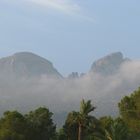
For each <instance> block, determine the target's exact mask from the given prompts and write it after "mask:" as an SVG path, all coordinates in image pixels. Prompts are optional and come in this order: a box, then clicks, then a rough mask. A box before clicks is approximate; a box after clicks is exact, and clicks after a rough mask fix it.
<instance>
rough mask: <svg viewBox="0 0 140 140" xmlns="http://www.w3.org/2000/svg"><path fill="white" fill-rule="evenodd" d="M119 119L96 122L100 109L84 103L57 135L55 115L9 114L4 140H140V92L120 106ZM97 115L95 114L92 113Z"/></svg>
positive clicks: (1, 132) (2, 123)
mask: <svg viewBox="0 0 140 140" xmlns="http://www.w3.org/2000/svg"><path fill="white" fill-rule="evenodd" d="M118 106H119V110H120V115H119V116H118V117H117V118H112V117H110V116H103V117H101V118H98V119H97V118H95V117H94V116H93V115H92V114H93V113H94V110H95V109H96V107H95V106H94V105H92V104H91V101H90V100H88V101H85V100H82V101H81V103H80V110H79V111H72V112H70V113H69V114H68V116H67V118H66V121H65V123H64V125H63V127H62V128H61V129H59V130H58V131H56V126H55V124H54V122H53V120H52V115H53V113H52V112H50V111H49V109H47V108H45V107H40V108H38V109H36V110H34V111H31V112H29V113H28V114H25V115H23V114H21V113H19V112H17V111H7V112H5V113H4V114H3V117H2V118H0V140H140V88H139V89H138V90H136V91H134V92H133V93H132V94H131V95H130V96H126V97H124V98H123V99H122V100H121V101H120V103H119V104H118ZM92 112H93V113H92Z"/></svg>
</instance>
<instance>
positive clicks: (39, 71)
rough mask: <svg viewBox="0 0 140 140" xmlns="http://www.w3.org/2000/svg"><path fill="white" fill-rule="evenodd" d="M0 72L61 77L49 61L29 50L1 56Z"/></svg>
mask: <svg viewBox="0 0 140 140" xmlns="http://www.w3.org/2000/svg"><path fill="white" fill-rule="evenodd" d="M0 74H4V75H12V76H13V75H16V76H23V77H24V76H26V77H28V76H41V75H47V76H56V77H62V76H61V74H60V73H59V72H58V71H57V70H56V69H55V68H54V67H53V64H52V63H51V62H50V61H48V60H46V59H45V58H42V57H40V56H38V55H36V54H33V53H30V52H19V53H15V54H14V55H12V56H9V57H5V58H1V59H0Z"/></svg>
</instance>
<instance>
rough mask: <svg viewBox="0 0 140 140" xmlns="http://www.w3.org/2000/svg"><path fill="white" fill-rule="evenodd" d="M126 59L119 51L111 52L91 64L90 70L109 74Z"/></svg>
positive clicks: (115, 70)
mask: <svg viewBox="0 0 140 140" xmlns="http://www.w3.org/2000/svg"><path fill="white" fill-rule="evenodd" d="M125 61H127V59H125V58H124V57H123V54H122V53H121V52H115V53H111V54H109V55H107V56H105V57H103V58H101V59H99V60H97V61H95V62H94V63H93V64H92V66H91V70H90V71H91V72H96V73H100V74H103V75H110V74H113V73H115V72H117V70H118V69H119V68H120V66H121V64H122V63H123V62H125Z"/></svg>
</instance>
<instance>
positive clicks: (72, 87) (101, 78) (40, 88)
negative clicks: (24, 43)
mask: <svg viewBox="0 0 140 140" xmlns="http://www.w3.org/2000/svg"><path fill="white" fill-rule="evenodd" d="M20 55H21V54H20ZM115 56H116V53H115V54H113V55H112V58H111V61H110V60H108V59H107V58H108V56H107V57H104V58H103V59H101V60H100V61H96V65H98V64H97V63H98V62H99V63H100V65H101V64H102V67H101V68H102V71H99V72H98V71H94V70H93V69H91V70H90V71H89V72H88V73H86V74H85V75H82V76H80V77H76V78H72V77H71V78H63V77H61V76H60V77H59V76H58V77H57V76H56V77H54V76H48V75H49V74H47V73H43V74H40V75H37V76H35V75H34V76H27V77H24V76H21V77H20V76H19V75H18V77H17V76H16V77H14V76H13V77H10V76H9V75H8V74H7V73H6V74H2V72H1V73H0V75H1V78H0V110H1V112H2V111H4V110H7V109H18V110H22V111H23V112H25V111H28V110H30V109H35V108H36V107H39V106H47V107H49V108H50V109H51V110H52V111H53V112H55V113H56V114H57V113H59V114H61V113H63V112H69V111H71V110H73V109H78V107H79V102H80V100H81V99H83V98H84V99H91V100H92V101H93V103H94V104H95V106H97V109H96V112H95V113H96V115H98V116H100V115H116V114H117V103H118V102H119V101H120V99H121V98H122V97H123V96H125V95H128V94H130V93H131V92H133V90H135V89H137V88H138V87H139V86H140V61H135V60H128V59H125V58H123V57H122V59H121V63H120V62H119V65H118V66H117V67H116V69H115V71H114V69H111V67H112V68H113V67H114V63H111V62H112V59H113V58H115V61H117V59H118V58H119V57H115ZM12 58H13V56H12V57H8V58H4V59H8V61H6V62H3V64H2V63H1V62H2V61H1V60H3V59H1V60H0V66H1V68H2V65H3V66H7V63H8V62H9V61H11V59H12ZM39 59H40V57H39ZM42 59H43V58H42ZM42 59H41V60H42ZM37 60H38V56H36V62H37ZM125 60H126V61H125ZM24 61H25V60H24ZM46 61H47V60H46ZM101 61H102V62H101ZM107 61H108V62H107ZM119 61H120V59H119ZM17 62H19V60H17ZM17 62H16V63H17ZM105 62H106V63H107V66H106V65H105V64H106V63H105ZM19 64H20V65H18V68H19V66H20V69H19V70H23V68H25V65H24V64H23V62H22V63H21V62H20V63H19ZM21 64H22V65H21ZM103 64H104V66H103ZM8 65H9V64H8ZM31 65H32V67H34V66H36V65H37V66H38V67H39V66H40V65H38V63H34V64H31ZM14 66H15V67H14ZM98 66H99V65H98ZM10 67H14V68H17V65H15V64H14V65H11V66H9V67H8V69H10ZM28 67H29V66H28ZM94 67H95V66H94ZM107 67H108V68H109V70H113V71H110V74H109V73H107V74H105V73H102V72H103V69H105V70H107ZM6 68H7V67H5V70H3V71H7V69H6ZM34 68H35V67H34ZM45 68H46V67H45ZM92 68H93V66H92ZM98 68H99V67H98ZM39 69H40V70H41V71H42V70H43V69H44V68H43V67H42V68H39ZM52 69H53V67H52V68H51V69H50V71H51V70H52ZM54 69H55V68H54ZM94 69H95V68H94ZM25 72H27V74H28V72H29V71H28V69H27V68H26V71H25ZM55 72H56V71H55ZM57 74H58V75H59V73H57Z"/></svg>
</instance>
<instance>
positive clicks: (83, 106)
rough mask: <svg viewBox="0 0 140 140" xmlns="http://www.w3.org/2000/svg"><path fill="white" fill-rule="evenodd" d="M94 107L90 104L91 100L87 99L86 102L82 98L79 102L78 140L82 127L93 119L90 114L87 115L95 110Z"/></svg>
mask: <svg viewBox="0 0 140 140" xmlns="http://www.w3.org/2000/svg"><path fill="white" fill-rule="evenodd" d="M95 108H96V107H94V106H93V105H92V104H91V100H88V101H87V102H86V101H85V100H84V99H83V100H82V101H81V103H80V112H79V113H78V116H77V121H78V140H81V136H82V128H83V127H86V125H87V124H88V123H90V121H91V120H92V119H93V117H92V116H90V115H89V113H91V112H92V111H94V110H95Z"/></svg>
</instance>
